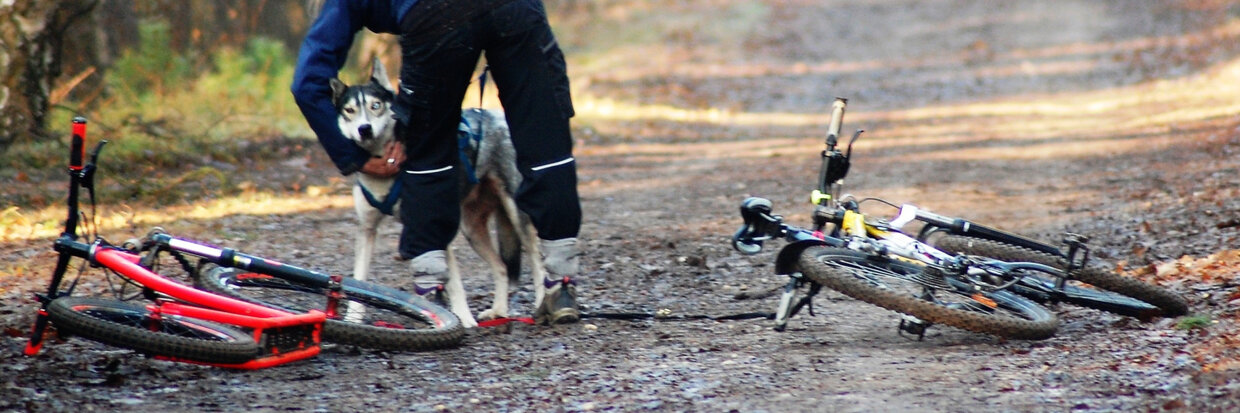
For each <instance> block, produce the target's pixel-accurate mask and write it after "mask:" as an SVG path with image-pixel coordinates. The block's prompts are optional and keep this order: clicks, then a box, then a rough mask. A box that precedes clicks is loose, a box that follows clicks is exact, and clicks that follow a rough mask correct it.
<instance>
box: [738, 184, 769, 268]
mask: <svg viewBox="0 0 1240 413" xmlns="http://www.w3.org/2000/svg"><path fill="white" fill-rule="evenodd" d="M740 209H741V218H743V219H744V220H745V224H744V225H741V228H740V229H738V230H737V231H736V234H734V235H732V248H735V249H736V250H737V251H740V252H742V253H745V254H757V253H758V252H760V251H762V242H763V241H765V240H767V239H770V237H771V235H770V234H769V233H770V231H771V228H770V227H771V225H772V224H774V225H775V226H776V227H778V222H779V221H778V219H777V218H775V217H772V216H771V201H770V200H768V199H765V198H758V197H750V198H746V199H745V200H744V201H742V202H741V208H740Z"/></svg>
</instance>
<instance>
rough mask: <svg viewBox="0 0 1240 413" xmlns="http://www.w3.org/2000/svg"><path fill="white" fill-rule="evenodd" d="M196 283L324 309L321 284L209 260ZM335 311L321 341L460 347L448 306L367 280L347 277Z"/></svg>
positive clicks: (288, 307)
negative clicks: (355, 312)
mask: <svg viewBox="0 0 1240 413" xmlns="http://www.w3.org/2000/svg"><path fill="white" fill-rule="evenodd" d="M195 278H196V279H195V284H196V285H197V286H198V287H200V288H203V289H206V290H209V291H212V292H215V293H218V294H223V295H226V296H229V297H234V298H237V299H240V300H243V301H247V302H251V303H254V304H258V305H262V306H266V307H271V308H276V309H280V310H284V311H289V312H294V313H304V312H306V311H309V310H311V309H318V310H322V309H323V308H324V307H325V306H326V304H327V290H326V289H325V288H320V287H314V286H309V285H305V284H299V283H296V282H294V281H289V280H285V279H282V278H278V277H274V276H270V275H265V274H256V273H252V272H246V271H242V270H238V269H235V268H225V267H220V266H218V265H215V264H211V263H207V264H206V265H204V266H203V267H202V268H200V269H199V271H198V276H197V277H195ZM341 284H342V286H343V293H344V298H343V300H342V301H341V304H340V306H339V314H337V315H336V317H332V318H328V319H327V322H325V323H324V324H323V332H322V339H323V340H324V341H327V342H332V343H338V344H349V345H355V346H360V347H366V348H374V349H382V350H404V351H418V350H435V349H442V348H451V347H456V346H458V345H460V343H461V342H462V341H463V340H464V339H465V327H464V325H463V324H461V320H460V319H459V318H457V317H456V315H455V314H452V312H451V311H449V310H448V309H446V308H443V307H442V306H439V305H437V304H434V303H431V302H430V301H428V300H426V299H425V298H422V297H420V296H418V295H415V294H409V293H406V292H403V291H400V290H397V289H395V288H390V287H386V286H382V285H379V284H374V283H370V282H366V281H359V280H356V279H352V278H345V279H344V280H343V281H342V282H341ZM348 303H355V304H356V305H361V306H362V308H361V309H363V310H364V311H360V312H362V313H364V314H365V315H364V316H363V318H360V319H356V320H350V319H349V315H350V314H351V310H349V307H350V305H348Z"/></svg>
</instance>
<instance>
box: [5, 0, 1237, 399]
mask: <svg viewBox="0 0 1240 413" xmlns="http://www.w3.org/2000/svg"><path fill="white" fill-rule="evenodd" d="M552 3H554V2H552ZM625 3H631V4H637V5H643V4H644V5H645V6H646V8H645V9H643V8H641V7H634V8H632V9H630V10H628V11H624V12H621V11H617V9H614V8H608V7H607V6H608V5H619V4H625ZM576 4H577V6H576V7H568V6H564V7H556V8H553V10H555V12H556V13H565V14H564V15H561V16H558V17H557V18H558V19H559V20H558V21H559V22H560V24H562V25H564V27H565V31H567V32H572V33H584V32H585V31H586V30H587V28H588V27H590V26H591V24H593V23H590V24H588V23H587V22H591V21H593V22H595V23H597V24H596V25H597V26H600V27H603V28H608V27H622V26H624V24H626V23H627V22H637V21H639V20H640V19H639V18H640V17H642V16H646V17H649V16H650V15H655V14H658V15H661V16H664V18H665V19H666V20H662V21H660V22H661V23H659V24H661V25H660V26H656V27H655V28H656V29H661V30H664V32H662V33H670V34H668V35H666V36H665V37H664V38H662V39H661V41H660V43H659V44H658V45H657V46H658V47H653V46H652V47H651V48H649V49H641V50H644V51H645V53H646V55H643V56H642V57H643V58H642V59H634V58H630V59H616V60H615V62H613V63H610V64H599V63H597V62H596V61H592V62H588V63H587V62H582V63H580V64H579V65H578V66H575V67H581V69H580V71H574V72H573V74H574V85H575V89H576V91H577V96H578V106H579V112H581V116H579V119H578V121H577V125H576V133H577V137H578V140H579V144H578V160H579V163H580V168H579V172H580V177H581V190H582V205H583V208H584V210H585V212H586V220H585V224H584V227H583V229H582V231H583V232H582V239H583V240H584V241H585V245H586V246H587V249H586V250H587V256H586V259H585V261H584V271H585V273H584V274H583V275H582V277H581V278H580V280H579V281H580V282H581V288H580V298H581V301H582V302H583V304H584V305H585V306H586V310H587V311H588V312H653V311H655V310H657V309H664V308H666V309H669V310H671V311H672V313H673V314H680V315H697V314H702V315H727V314H737V313H746V312H767V311H772V310H773V308H774V304H775V301H774V298H766V299H755V300H737V299H735V298H733V297H734V295H736V293H738V292H742V291H760V290H765V289H769V288H772V287H775V286H778V285H780V284H782V283H783V281H784V280H783V279H781V278H780V277H778V276H775V275H774V274H772V265H771V263H772V261H773V251H774V250H775V249H774V248H771V249H769V250H768V251H767V252H764V253H762V254H759V255H757V256H752V257H751V256H743V255H740V254H737V253H735V252H734V251H732V250H731V248H730V247H729V245H728V237H729V236H730V234H731V232H732V231H734V230H735V227H736V226H737V224H738V223H739V217H738V216H737V214H736V206H737V205H738V203H739V202H740V200H742V199H744V198H745V197H746V196H750V195H758V196H765V197H769V198H771V199H772V200H773V201H774V204H775V207H776V210H777V211H782V212H783V213H784V214H785V215H786V216H788V217H789V218H790V219H791V220H793V221H794V222H795V221H797V220H800V221H799V222H804V221H805V219H806V217H807V213H808V212H809V210H810V207H809V206H808V205H807V204H805V203H804V202H803V199H804V198H805V196H806V194H807V192H808V190H810V189H812V181H811V180H812V179H813V174H814V173H815V171H816V170H817V159H816V151H817V150H819V149H818V146H817V144H818V142H820V139H821V136H822V134H823V131H822V127H823V125H824V124H825V117H824V116H823V114H824V113H825V112H826V111H827V110H828V108H829V104H830V98H831V97H833V96H847V97H849V98H850V99H851V105H850V112H849V117H848V127H847V129H848V130H851V129H852V128H858V127H864V128H866V129H867V130H868V132H866V133H867V136H866V138H864V140H863V141H862V142H861V143H859V144H858V146H857V148H856V158H855V161H854V168H853V171H852V175H851V176H850V179H849V180H848V181H847V188H848V190H849V191H850V192H853V193H856V194H858V195H865V196H878V197H884V198H888V199H891V200H893V201H896V202H915V203H917V204H919V205H922V206H924V207H928V208H931V209H934V210H936V211H938V212H942V213H947V214H958V215H964V216H968V217H971V218H975V219H977V220H979V221H983V222H990V223H996V224H999V225H1000V226H1003V227H1005V228H1009V229H1012V230H1017V231H1021V232H1023V233H1026V234H1029V235H1033V236H1037V237H1041V238H1045V239H1052V240H1053V239H1055V237H1057V236H1058V235H1059V234H1061V233H1062V232H1064V231H1067V230H1071V231H1074V232H1081V233H1086V234H1089V235H1091V236H1093V238H1094V241H1093V244H1094V245H1095V251H1096V255H1097V256H1099V257H1100V258H1102V259H1105V260H1107V261H1108V262H1110V263H1113V264H1115V265H1117V267H1122V268H1123V269H1124V270H1125V271H1127V272H1129V273H1130V274H1132V275H1133V276H1140V277H1144V278H1146V279H1148V280H1154V281H1157V282H1161V283H1163V284H1165V285H1167V286H1168V287H1169V288H1173V289H1175V290H1176V291H1177V292H1180V293H1182V294H1185V295H1186V296H1189V297H1190V302H1191V304H1192V312H1193V313H1195V314H1198V315H1202V316H1207V317H1209V320H1212V321H1214V323H1213V324H1211V322H1210V321H1207V322H1206V327H1205V328H1198V329H1185V328H1179V327H1178V326H1179V325H1180V324H1181V323H1180V321H1181V320H1166V319H1163V320H1155V321H1152V322H1148V323H1142V322H1138V321H1137V320H1133V319H1128V318H1123V317H1118V316H1113V315H1108V314H1105V313H1101V312H1097V311H1093V310H1084V309H1080V308H1075V307H1069V306H1061V307H1056V310H1057V312H1058V314H1059V316H1060V318H1061V321H1062V327H1061V329H1060V331H1059V333H1058V334H1057V335H1056V336H1055V337H1053V338H1051V339H1048V340H1043V341H1007V340H1001V339H997V338H994V337H990V336H986V335H980V334H974V333H969V332H965V331H961V330H956V329H951V328H947V327H936V328H933V329H932V330H931V333H930V334H929V335H928V336H927V337H926V338H925V340H923V341H915V340H910V339H908V338H905V337H901V336H899V335H897V334H896V325H897V322H898V316H897V315H896V314H894V313H891V312H887V311H884V310H880V309H878V308H877V307H873V306H870V305H868V304H864V303H860V302H857V301H854V300H851V299H848V298H845V297H843V296H841V295H839V294H836V293H833V292H828V293H824V294H823V295H822V296H820V297H821V298H819V299H818V300H817V301H815V314H816V315H815V316H810V315H808V314H803V315H800V316H798V317H797V318H795V319H793V320H792V322H791V324H790V326H789V329H788V330H787V331H784V332H775V331H773V330H772V329H771V323H770V322H769V321H767V320H761V319H759V320H741V321H724V322H715V321H615V320H595V319H587V320H584V322H582V323H579V324H575V325H566V326H558V327H534V326H525V325H511V326H510V328H506V329H504V328H498V329H479V330H474V331H471V332H470V334H469V336H468V338H467V340H466V342H465V344H464V345H463V346H462V347H460V348H457V349H451V350H443V351H435V352H426V353H399V352H379V351H372V350H367V349H359V348H353V347H346V346H327V348H326V350H325V351H324V353H323V354H322V355H321V356H320V357H318V358H315V359H312V360H309V361H305V362H300V363H296V364H293V365H288V366H282V367H278V368H272V369H267V370H262V371H253V372H240V371H227V370H220V369H214V368H206V367H197V366H191V365H184V364H174V363H167V362H161V361H156V360H149V359H145V358H143V357H141V356H137V355H134V354H132V353H130V352H128V351H126V350H122V349H115V348H108V347H104V346H100V345H95V344H92V343H88V342H84V341H82V340H77V339H73V340H69V341H64V342H52V343H49V345H47V346H46V347H45V349H44V351H43V353H42V354H40V355H39V356H38V357H34V358H27V357H24V356H22V355H20V350H21V347H22V346H23V345H24V344H25V339H24V337H22V335H23V334H24V333H25V331H26V329H27V326H28V325H29V324H28V323H29V320H30V318H31V314H32V313H33V311H34V309H33V308H34V307H33V303H32V300H30V299H29V294H30V292H31V291H35V290H37V289H38V288H40V287H41V284H42V283H43V279H42V278H40V277H38V276H31V275H27V276H25V277H23V278H17V277H13V276H5V277H0V323H2V324H3V327H4V329H5V331H6V332H7V333H8V334H6V335H5V336H4V337H2V338H0V344H2V345H3V348H4V350H3V352H2V353H0V358H2V359H3V362H2V363H0V376H2V378H0V383H2V384H0V410H12V411H23V410H31V411H66V410H75V411H94V410H98V411H117V410H131V411H156V410H183V411H235V410H240V409H242V408H250V409H257V410H264V411H274V410H290V411H362V410H366V411H431V410H447V411H643V410H648V411H895V410H907V411H971V410H978V409H994V410H1000V411H1066V410H1084V411H1156V410H1163V409H1168V410H1182V411H1235V410H1236V409H1238V408H1240V402H1237V400H1240V369H1236V368H1235V367H1232V368H1230V369H1229V368H1227V366H1228V364H1227V363H1225V359H1226V358H1227V357H1234V355H1235V353H1228V352H1227V351H1226V350H1225V349H1224V350H1219V349H1214V350H1210V349H1211V348H1213V347H1211V346H1212V345H1213V344H1212V343H1217V342H1220V341H1222V342H1226V338H1227V337H1234V334H1235V331H1236V330H1237V327H1236V326H1235V316H1236V312H1237V310H1238V308H1240V302H1237V301H1236V300H1234V298H1235V297H1236V291H1237V284H1236V283H1235V282H1233V281H1229V280H1234V279H1235V270H1234V269H1233V270H1227V269H1220V270H1219V271H1221V272H1220V273H1216V274H1213V276H1212V278H1213V280H1212V281H1211V280H1202V279H1183V278H1175V277H1174V275H1175V272H1174V271H1170V270H1168V271H1160V270H1157V266H1158V264H1161V263H1165V262H1168V261H1171V260H1175V259H1177V258H1180V257H1181V256H1184V255H1191V256H1195V257H1204V256H1207V255H1210V254H1213V253H1216V252H1220V251H1225V250H1230V249H1236V248H1238V247H1240V245H1237V244H1238V243H1237V241H1236V238H1237V235H1238V234H1237V232H1236V231H1237V229H1236V228H1237V224H1236V223H1237V222H1240V212H1237V211H1240V200H1237V198H1236V196H1235V195H1236V189H1235V188H1236V187H1237V184H1238V183H1240V177H1238V176H1237V174H1236V171H1237V168H1238V167H1240V159H1237V156H1236V155H1235V153H1236V151H1238V150H1240V129H1238V126H1240V119H1238V118H1237V116H1236V115H1235V112H1234V111H1233V112H1230V113H1229V112H1227V111H1223V112H1222V113H1216V112H1211V113H1212V114H1207V115H1203V116H1196V117H1191V116H1189V117H1182V118H1175V119H1172V120H1167V121H1158V120H1154V121H1144V122H1143V120H1148V119H1151V118H1155V117H1157V116H1158V115H1161V114H1166V113H1172V114H1174V113H1178V112H1177V111H1178V110H1181V109H1183V108H1184V107H1185V106H1191V107H1192V108H1198V109H1202V108H1219V107H1222V108H1227V107H1229V106H1231V107H1234V106H1235V102H1236V98H1235V96H1237V95H1234V94H1233V95H1230V96H1231V97H1230V100H1228V98H1227V97H1226V95H1224V97H1221V98H1218V99H1221V100H1220V101H1218V102H1210V101H1206V102H1203V101H1201V100H1193V99H1188V98H1185V99H1182V100H1176V101H1169V100H1167V99H1164V97H1165V95H1167V94H1169V93H1172V92H1164V91H1167V90H1171V91H1176V90H1180V91H1182V90H1185V89H1191V88H1198V89H1199V90H1200V92H1201V93H1199V94H1195V95H1194V96H1201V95H1209V92H1210V91H1211V90H1217V89H1219V88H1223V87H1225V86H1226V83H1227V81H1228V80H1234V79H1235V77H1232V76H1231V75H1230V74H1229V73H1231V72H1235V71H1236V70H1235V69H1234V65H1230V63H1229V62H1231V61H1232V60H1233V59H1235V58H1236V56H1237V55H1238V53H1237V51H1236V50H1235V49H1234V46H1232V45H1234V44H1237V43H1238V42H1236V40H1237V39H1236V37H1237V35H1236V32H1237V31H1236V30H1235V29H1234V26H1233V25H1231V23H1232V22H1233V21H1234V20H1236V19H1237V17H1240V8H1238V7H1237V6H1234V5H1232V4H1231V2H1220V1H1213V2H1211V1H1152V0H1151V1H1129V0H1112V1H1059V2H1053V3H1042V2H994V1H966V0H943V1H867V2H843V1H826V2H823V1H780V2H774V1H772V2H765V3H762V4H759V3H753V2H736V1H688V2H675V3H674V4H667V5H665V4H662V3H661V2H656V3H650V4H648V3H643V2H633V1H630V2H620V1H611V2H598V3H594V6H590V4H591V3H582V2H578V3H576ZM583 4H584V5H583ZM643 13H645V14H643ZM667 16H672V17H667ZM675 16H680V17H675ZM690 16H693V17H690ZM753 16H758V17H757V18H753ZM590 19H595V20H590ZM600 22H601V23H600ZM712 22H713V23H712ZM634 24H636V23H634ZM720 26H722V27H720ZM574 30H577V31H574ZM600 30H601V29H600ZM652 30H654V29H652ZM655 31H656V32H657V31H658V30H655ZM561 37H564V35H563V34H562V35H561ZM583 39H587V40H588V39H591V38H590V37H588V36H586V35H583ZM582 41H586V40H580V39H578V40H577V41H576V42H577V43H580V42H582ZM563 43H564V44H565V45H566V51H567V52H568V53H569V54H570V55H571V54H573V52H574V47H577V46H574V40H573V39H566V40H563ZM622 49H623V46H616V51H615V55H620V56H622V55H623V54H624V53H625V52H624V51H623V50H622ZM1211 96H1212V95H1211ZM606 99H610V100H609V101H622V102H631V103H632V104H634V105H647V106H644V107H648V108H652V109H650V110H646V111H642V110H634V111H633V112H632V113H633V114H632V115H624V114H623V113H621V114H616V113H619V112H613V111H608V110H604V109H600V107H601V105H602V104H600V103H598V102H603V101H605V100H606ZM1116 102H1119V103H1116ZM1134 102H1135V103H1134ZM1177 102H1180V103H1181V104H1182V105H1185V106H1177ZM320 152H321V150H319V149H318V148H317V147H314V146H313V145H310V146H308V147H306V148H303V149H301V150H297V151H294V152H293V155H292V157H291V160H290V161H287V162H284V163H282V164H280V165H246V166H244V167H241V168H238V169H237V170H236V172H235V173H236V174H238V176H240V177H243V178H241V179H238V180H237V181H247V182H255V183H259V186H262V187H264V188H265V187H268V186H270V187H273V188H275V189H276V190H278V191H284V192H280V193H282V194H285V195H283V196H288V197H299V196H309V195H306V194H305V193H306V191H304V190H303V189H304V188H306V187H307V186H315V187H325V188H328V195H331V196H336V197H340V196H343V195H344V194H346V193H347V190H348V183H347V181H345V180H342V179H340V178H339V177H337V176H334V175H333V172H332V171H331V170H330V169H331V168H330V167H329V165H328V163H327V162H326V160H325V157H324V156H323V155H322V154H321V153H320ZM102 173H105V174H106V171H104V172H102ZM49 185H53V186H54V185H56V184H55V183H49ZM294 188H296V189H298V190H296V191H295V190H294ZM317 196H318V197H320V198H321V197H323V196H324V195H317ZM337 204H339V203H338V202H337ZM877 212H878V213H883V211H881V210H879V211H877ZM162 225H165V226H168V227H170V228H172V229H173V230H175V231H178V232H176V233H177V234H178V235H182V236H185V237H187V238H195V239H200V240H203V241H206V242H212V243H217V244H223V245H227V246H233V247H237V248H239V249H241V250H243V251H246V252H251V253H254V254H258V255H266V256H270V257H273V258H278V259H281V260H283V261H287V262H293V263H300V264H304V265H306V266H310V267H315V268H321V269H325V270H329V271H335V272H342V273H347V272H348V271H350V268H351V264H350V262H351V259H352V258H351V257H352V255H351V254H352V242H353V241H352V226H353V216H352V212H351V210H350V209H348V208H346V207H333V208H322V209H317V210H312V211H305V212H296V213H262V214H233V215H227V216H223V217H217V218H186V219H181V220H178V221H176V222H165V223H163V224H162ZM397 232H398V230H397V229H396V228H386V229H385V230H384V231H383V232H382V236H381V244H380V255H381V257H379V258H378V260H377V262H378V264H377V265H376V268H375V269H374V273H376V274H379V277H380V280H382V281H384V282H387V283H391V284H395V285H403V284H407V283H408V280H406V279H405V278H404V277H403V276H402V274H403V272H404V269H403V267H402V266H401V265H398V264H397V263H395V262H393V261H392V260H390V259H388V258H387V257H388V256H390V254H391V252H392V251H393V250H394V248H395V242H396V236H397ZM109 236H110V237H112V238H123V237H125V236H126V235H124V234H121V233H117V234H115V235H109ZM47 244H48V240H47V239H33V240H19V241H13V242H8V243H5V244H3V246H2V247H3V248H2V249H0V254H3V255H2V256H3V257H4V259H5V260H6V261H17V262H23V261H24V262H30V263H32V264H31V266H32V267H31V268H36V269H37V268H40V264H37V263H36V261H38V260H46V259H47V258H48V257H49V256H50V255H49V253H48V251H47V250H48V245H47ZM456 248H457V250H458V252H459V253H460V255H461V256H462V257H464V258H463V259H464V261H465V263H464V265H465V269H466V273H467V274H468V275H467V276H466V285H467V288H468V291H469V292H470V295H471V300H472V303H471V304H472V306H473V308H474V309H475V310H476V311H477V310H481V309H483V305H484V303H485V301H486V300H487V299H488V297H487V296H488V294H489V293H488V288H489V285H488V282H489V276H487V275H486V274H485V273H484V272H483V269H482V266H481V265H478V263H477V259H476V257H475V256H474V255H472V252H470V251H469V250H468V248H466V247H465V246H464V245H463V244H458V245H457V246H456ZM10 268H14V267H10ZM1226 271H1231V272H1230V273H1226ZM43 273H46V271H44V272H43ZM1220 280H1221V281H1220ZM531 295H532V294H531V293H530V292H529V287H527V286H526V287H522V289H521V290H520V291H519V292H517V294H516V296H515V298H514V307H515V308H517V309H519V311H522V312H525V313H527V314H528V312H529V309H530V308H531V305H530V302H529V301H530V299H531V298H530V297H531ZM1229 300H1230V301H1229ZM1232 343H1233V345H1234V343H1235V342H1232ZM1210 351H1213V352H1210ZM1219 354H1221V356H1219ZM1230 365H1231V366H1235V364H1234V363H1233V364H1230Z"/></svg>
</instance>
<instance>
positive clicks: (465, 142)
mask: <svg viewBox="0 0 1240 413" xmlns="http://www.w3.org/2000/svg"><path fill="white" fill-rule="evenodd" d="M474 110H480V109H474ZM456 130H457V134H456V149H457V153H458V154H460V155H461V165H462V166H464V167H465V177H466V178H467V179H469V183H470V184H477V183H478V169H477V168H475V167H474V161H473V160H472V159H469V153H468V152H466V151H465V149H467V148H469V147H470V146H473V147H475V148H477V147H479V146H481V145H482V125H481V124H479V125H477V126H476V127H475V126H474V125H471V124H470V123H469V119H466V118H465V117H464V116H462V117H461V123H460V125H459V126H457V129H456Z"/></svg>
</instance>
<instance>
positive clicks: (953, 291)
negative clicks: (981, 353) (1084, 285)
mask: <svg viewBox="0 0 1240 413" xmlns="http://www.w3.org/2000/svg"><path fill="white" fill-rule="evenodd" d="M798 265H799V266H800V270H801V273H802V274H804V275H805V276H807V277H809V278H810V279H811V280H813V281H814V282H817V283H819V284H822V285H823V286H826V287H827V288H831V289H833V290H836V291H839V292H841V293H844V294H845V295H847V296H849V297H852V298H855V299H858V300H861V301H865V302H867V303H870V304H874V305H877V306H879V307H883V308H886V309H888V310H892V311H896V312H899V313H903V314H908V315H912V316H914V317H917V318H919V319H922V320H924V321H928V322H931V323H938V324H946V325H949V326H953V327H957V328H962V329H965V330H969V331H974V332H979V333H987V334H993V335H996V336H1001V337H1010V338H1017V339H1028V340H1040V339H1045V338H1049V337H1050V336H1052V335H1054V334H1055V330H1056V329H1057V328H1058V327H1059V320H1058V319H1056V318H1055V315H1054V314H1052V313H1051V312H1050V311H1049V310H1047V309H1045V308H1043V307H1042V306H1039V305H1037V304H1035V303H1033V302H1031V301H1029V300H1027V299H1025V298H1022V297H1019V296H1017V295H1015V294H1011V293H1009V292H1007V291H996V292H993V293H988V294H982V295H981V296H978V294H977V293H974V292H973V291H972V289H971V288H970V287H969V286H968V285H965V284H964V283H963V282H960V281H955V280H953V279H951V278H944V277H943V276H942V275H935V274H933V273H929V272H927V271H926V270H927V269H928V267H926V266H922V265H915V264H911V263H905V262H899V261H894V260H891V259H888V258H885V257H878V256H872V255H868V254H864V253H860V252H856V251H852V250H845V249H840V248H828V247H813V248H809V249H807V250H805V251H804V252H802V253H801V256H800V258H799V260H798ZM935 279H937V280H938V281H937V282H935V281H934V280H935ZM953 281H955V282H953Z"/></svg>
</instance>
